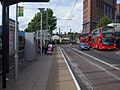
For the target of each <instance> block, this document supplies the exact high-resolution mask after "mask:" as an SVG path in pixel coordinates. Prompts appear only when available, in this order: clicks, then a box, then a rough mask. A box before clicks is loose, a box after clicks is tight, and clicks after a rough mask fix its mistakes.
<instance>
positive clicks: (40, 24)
mask: <svg viewBox="0 0 120 90" xmlns="http://www.w3.org/2000/svg"><path fill="white" fill-rule="evenodd" d="M40 32H41V34H40V35H41V38H40V47H41V49H40V53H41V56H42V49H43V48H42V12H41V18H40Z"/></svg>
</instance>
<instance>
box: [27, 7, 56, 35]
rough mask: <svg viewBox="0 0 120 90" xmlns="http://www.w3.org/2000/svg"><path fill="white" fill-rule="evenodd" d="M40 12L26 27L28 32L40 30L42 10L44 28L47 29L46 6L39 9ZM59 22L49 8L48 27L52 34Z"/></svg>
mask: <svg viewBox="0 0 120 90" xmlns="http://www.w3.org/2000/svg"><path fill="white" fill-rule="evenodd" d="M39 10H40V12H38V13H37V14H36V15H35V16H34V18H33V19H32V20H31V22H29V24H28V27H27V28H26V29H25V31H26V32H35V31H37V30H40V17H41V12H42V19H43V21H42V28H43V30H46V10H45V9H44V8H40V9H39ZM56 24H57V18H56V17H55V16H53V11H52V10H51V9H50V8H49V9H48V29H49V32H50V34H52V31H53V30H54V29H56Z"/></svg>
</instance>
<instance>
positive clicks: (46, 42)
mask: <svg viewBox="0 0 120 90" xmlns="http://www.w3.org/2000/svg"><path fill="white" fill-rule="evenodd" d="M46 30H47V33H48V8H47V9H46ZM47 37H48V36H47ZM47 44H48V40H47V41H46V40H45V48H46V47H47Z"/></svg>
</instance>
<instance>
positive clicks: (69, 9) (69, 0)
mask: <svg viewBox="0 0 120 90" xmlns="http://www.w3.org/2000/svg"><path fill="white" fill-rule="evenodd" d="M76 1H77V2H76ZM118 2H120V0H118ZM75 3H76V4H75ZM18 6H23V7H24V17H19V18H18V20H19V29H20V30H22V31H23V30H25V28H27V25H28V23H29V22H30V21H31V19H32V18H33V17H34V16H35V14H36V13H37V12H38V8H51V9H52V10H53V12H54V16H56V17H57V18H58V20H57V29H56V30H54V32H58V29H59V28H60V30H61V32H62V33H64V32H69V31H70V28H71V30H72V32H81V31H82V24H83V0H50V2H49V3H38V2H37V3H33V2H32V3H30V2H27V3H19V4H18ZM15 7H16V5H15V4H14V5H11V6H10V18H12V19H14V20H15V12H16V9H15ZM68 18H69V20H68ZM63 19H64V20H63ZM1 21H2V6H1V5H0V25H1Z"/></svg>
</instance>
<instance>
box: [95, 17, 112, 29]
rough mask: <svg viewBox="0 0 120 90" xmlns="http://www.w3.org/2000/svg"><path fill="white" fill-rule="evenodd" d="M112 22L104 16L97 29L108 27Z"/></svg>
mask: <svg viewBox="0 0 120 90" xmlns="http://www.w3.org/2000/svg"><path fill="white" fill-rule="evenodd" d="M111 22H112V21H111V20H110V19H109V18H108V17H107V16H103V17H102V18H100V20H99V21H98V23H97V25H96V28H99V27H101V26H107V25H108V24H109V23H111Z"/></svg>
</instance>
